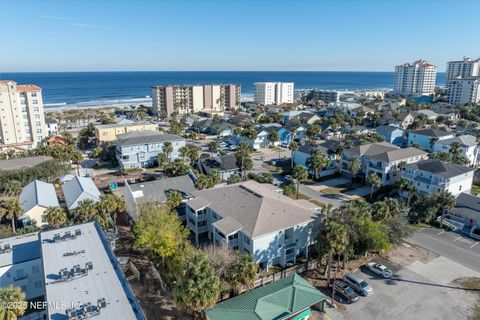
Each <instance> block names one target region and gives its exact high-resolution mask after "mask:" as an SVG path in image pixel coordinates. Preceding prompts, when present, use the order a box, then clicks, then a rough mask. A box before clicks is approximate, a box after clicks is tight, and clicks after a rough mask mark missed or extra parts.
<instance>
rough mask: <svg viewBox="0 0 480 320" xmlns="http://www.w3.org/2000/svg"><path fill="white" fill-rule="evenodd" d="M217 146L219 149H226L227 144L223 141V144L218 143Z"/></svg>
mask: <svg viewBox="0 0 480 320" xmlns="http://www.w3.org/2000/svg"><path fill="white" fill-rule="evenodd" d="M218 146H219V147H221V148H226V147H228V143H226V142H225V141H223V142H220V143H219V144H218Z"/></svg>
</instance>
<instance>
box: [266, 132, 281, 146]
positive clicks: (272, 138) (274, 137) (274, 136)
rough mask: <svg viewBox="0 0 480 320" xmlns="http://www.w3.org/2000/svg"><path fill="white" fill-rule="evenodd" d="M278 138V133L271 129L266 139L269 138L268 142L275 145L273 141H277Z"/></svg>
mask: <svg viewBox="0 0 480 320" xmlns="http://www.w3.org/2000/svg"><path fill="white" fill-rule="evenodd" d="M279 138H280V136H279V135H278V132H277V131H272V132H270V134H269V135H268V140H270V143H271V144H272V147H273V146H274V145H275V142H277V141H278V139H279Z"/></svg>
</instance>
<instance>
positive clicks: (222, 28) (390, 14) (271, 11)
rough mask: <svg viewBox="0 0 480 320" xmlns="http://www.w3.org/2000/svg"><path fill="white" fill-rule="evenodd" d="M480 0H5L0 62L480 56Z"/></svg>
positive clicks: (14, 66) (312, 66)
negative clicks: (479, 13)
mask: <svg viewBox="0 0 480 320" xmlns="http://www.w3.org/2000/svg"><path fill="white" fill-rule="evenodd" d="M478 12H480V1H473V0H472V1H447V0H437V1H433V0H432V1H416V0H383V1H382V0H376V1H362V0H357V1H353V0H352V1H342V0H337V1H333V0H332V1H313V0H312V1H298V0H297V1H293V0H292V1H289V0H277V1H269V0H256V1H248V0H246V1H241V0H224V1H220V0H217V1H210V0H196V1H182V0H177V1H160V0H159V1H153V0H150V1H125V0H123V1H114V0H111V1H78V0H77V1H68V2H67V1H59V0H57V1H42V0H37V1H5V0H3V1H2V2H1V6H0V30H1V32H0V43H2V44H5V43H6V44H7V46H6V48H8V50H5V48H1V49H0V71H3V72H9V71H77V70H78V71H96V70H105V71H108V70H242V71H243V70H312V71H314V70H338V71H392V69H393V66H394V65H396V64H400V63H403V62H407V61H411V60H414V59H417V58H425V59H427V60H428V61H429V62H431V63H433V64H436V65H437V66H438V67H439V70H444V69H445V63H446V61H448V60H452V59H461V58H462V57H463V56H472V57H477V56H480V41H479V34H480V22H479V21H480V20H479V16H478Z"/></svg>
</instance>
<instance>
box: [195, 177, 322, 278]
mask: <svg viewBox="0 0 480 320" xmlns="http://www.w3.org/2000/svg"><path fill="white" fill-rule="evenodd" d="M319 212H320V209H319V208H318V207H317V206H315V205H313V204H312V203H310V202H308V201H305V200H292V199H291V198H289V197H286V196H284V195H283V194H281V193H280V192H277V188H276V187H274V186H273V185H269V184H260V183H258V182H255V181H253V180H249V181H245V182H242V183H238V184H233V185H229V186H225V187H222V188H214V189H206V190H200V191H196V192H194V194H193V199H191V200H189V201H187V202H186V218H187V219H186V220H187V227H188V228H189V229H190V230H192V232H193V233H194V234H195V239H196V242H197V244H198V243H199V241H200V238H203V239H205V240H206V239H209V240H210V241H211V242H212V243H214V244H216V245H226V246H227V247H229V248H231V249H233V250H238V251H239V252H241V253H248V254H250V255H251V256H252V257H253V258H254V259H255V261H256V262H257V263H258V264H259V265H260V268H261V269H268V268H269V267H270V266H273V265H281V266H285V265H287V264H288V263H291V262H293V263H294V262H295V260H296V258H297V257H298V256H308V248H309V247H310V246H311V245H312V244H314V242H315V235H316V231H317V230H318V227H319V223H318V222H319V219H318V218H319V217H318V215H319Z"/></svg>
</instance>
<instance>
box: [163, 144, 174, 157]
mask: <svg viewBox="0 0 480 320" xmlns="http://www.w3.org/2000/svg"><path fill="white" fill-rule="evenodd" d="M162 151H163V152H164V153H165V154H166V155H167V161H168V162H170V154H171V153H172V152H173V146H172V143H171V142H169V141H167V142H165V143H164V144H163V146H162Z"/></svg>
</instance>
